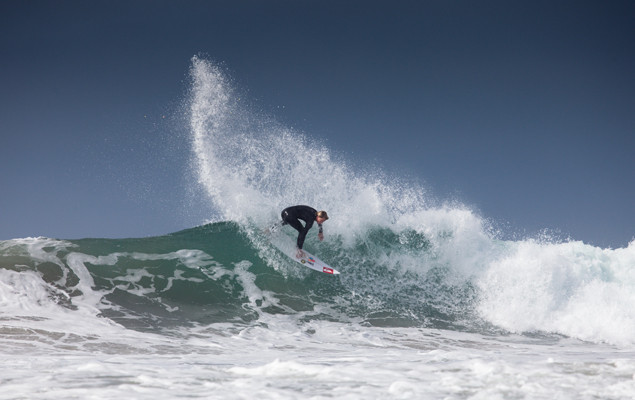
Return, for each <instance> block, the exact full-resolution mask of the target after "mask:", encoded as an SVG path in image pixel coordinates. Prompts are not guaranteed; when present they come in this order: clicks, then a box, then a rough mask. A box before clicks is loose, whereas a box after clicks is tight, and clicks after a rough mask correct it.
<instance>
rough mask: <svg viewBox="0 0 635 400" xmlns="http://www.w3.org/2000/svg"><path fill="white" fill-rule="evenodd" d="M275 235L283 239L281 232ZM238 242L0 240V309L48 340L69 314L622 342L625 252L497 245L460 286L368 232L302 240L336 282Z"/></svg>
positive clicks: (208, 235)
mask: <svg viewBox="0 0 635 400" xmlns="http://www.w3.org/2000/svg"><path fill="white" fill-rule="evenodd" d="M284 234H287V235H289V236H290V240H292V236H293V235H294V231H292V230H288V231H285V233H284ZM250 235H251V234H250V233H249V229H248V228H246V227H241V226H240V225H238V224H236V223H233V222H221V223H214V224H208V225H205V226H201V227H198V228H194V229H188V230H185V231H181V232H177V233H174V234H171V235H166V236H160V237H153V238H142V239H82V240H72V241H62V240H53V239H47V238H28V239H16V240H9V241H4V242H0V312H1V314H2V316H3V319H5V320H14V321H15V320H19V321H22V322H25V321H26V322H27V325H29V324H30V323H32V322H33V323H35V322H36V325H33V326H38V327H40V328H42V327H43V326H44V327H45V326H48V325H47V324H49V323H51V324H53V327H56V329H60V328H59V325H60V324H62V325H63V323H64V322H63V321H66V320H69V315H71V314H72V315H73V317H72V318H71V319H73V320H77V318H79V319H80V320H81V321H83V322H82V323H81V324H84V325H85V326H92V327H93V328H91V329H95V328H94V326H95V325H98V326H100V328H99V329H102V325H104V324H106V325H108V324H115V325H119V326H123V327H125V328H127V329H133V330H137V331H161V332H163V331H170V330H178V329H181V328H183V327H191V326H201V325H202V326H208V325H212V324H218V323H230V324H251V323H262V322H263V321H266V320H267V319H268V318H272V317H275V316H279V315H285V316H288V317H291V318H293V319H295V320H296V321H297V323H300V324H301V323H303V322H307V321H311V320H315V319H325V320H329V321H337V322H342V323H347V324H350V323H355V324H362V325H370V326H388V327H431V328H438V329H451V330H460V331H473V332H482V333H487V334H503V333H505V332H519V333H523V332H534V333H536V332H538V333H541V334H553V333H555V334H560V335H565V336H571V337H575V338H579V339H583V340H591V341H597V342H609V343H614V344H624V345H626V344H632V340H633V339H632V338H633V333H634V332H635V326H634V324H633V320H634V317H635V316H634V315H633V314H634V311H633V307H632V304H634V303H633V300H634V298H633V296H634V295H633V293H634V292H633V286H634V285H635V279H634V278H635V277H634V276H633V272H632V267H631V266H632V262H633V259H634V258H635V245H634V244H631V246H629V247H628V248H626V249H617V250H601V249H597V248H594V247H592V246H587V245H583V244H581V243H578V242H572V243H560V244H548V243H538V242H533V241H525V242H503V243H498V246H499V251H500V254H499V257H497V258H496V260H495V261H493V262H492V263H491V264H490V265H489V266H488V267H487V268H486V269H485V270H484V271H483V272H482V273H480V274H474V275H471V276H469V277H468V276H465V275H463V274H462V273H461V272H459V271H457V270H456V269H454V268H453V266H452V265H450V264H447V263H445V262H443V263H440V262H439V259H438V258H437V257H436V256H435V251H434V249H433V248H432V244H431V242H430V241H429V240H428V239H427V238H426V237H425V236H424V235H422V234H420V233H417V232H416V231H414V230H404V231H400V232H395V231H392V230H390V229H386V228H379V227H376V228H372V229H369V230H368V231H367V232H366V234H365V235H364V236H362V237H359V238H358V239H357V240H356V242H355V243H354V244H353V245H352V246H349V245H346V244H344V243H343V241H341V239H333V240H332V241H331V242H329V243H327V244H325V243H320V242H318V241H317V240H315V239H313V240H309V241H308V243H307V248H310V249H312V250H315V251H317V252H319V254H320V255H321V256H322V258H323V259H324V260H325V261H327V262H329V263H331V264H332V265H334V266H336V267H337V268H339V269H340V271H342V275H340V276H337V277H334V276H328V275H324V274H320V273H317V272H314V271H311V270H309V269H307V268H303V267H302V266H299V265H298V264H296V263H295V262H293V261H291V260H289V259H288V258H286V256H284V255H282V254H281V253H279V252H278V251H277V250H276V249H275V248H274V247H273V246H271V245H267V240H266V238H265V237H264V236H262V237H260V238H261V241H260V242H257V243H254V242H252V240H251V239H250V238H249V237H250ZM415 260H416V261H415ZM415 262H416V263H417V265H415ZM34 321H35V322H34ZM43 321H48V322H47V323H44V322H43ZM106 321H108V322H106ZM43 324H44V325H43ZM29 326H31V325H29Z"/></svg>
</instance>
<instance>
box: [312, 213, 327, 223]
mask: <svg viewBox="0 0 635 400" xmlns="http://www.w3.org/2000/svg"><path fill="white" fill-rule="evenodd" d="M327 219H329V216H328V214H327V213H326V211H324V210H322V211H318V213H317V217H316V218H315V220H316V221H317V222H318V223H320V224H321V223H322V222H324V221H326V220H327Z"/></svg>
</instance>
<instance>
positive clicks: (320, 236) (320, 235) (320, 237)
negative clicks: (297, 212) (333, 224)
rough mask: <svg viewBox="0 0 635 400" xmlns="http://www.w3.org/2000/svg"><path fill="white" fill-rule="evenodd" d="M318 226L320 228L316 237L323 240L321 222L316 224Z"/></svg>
mask: <svg viewBox="0 0 635 400" xmlns="http://www.w3.org/2000/svg"><path fill="white" fill-rule="evenodd" d="M318 228H319V229H320V230H319V231H318V239H320V240H324V232H322V224H318Z"/></svg>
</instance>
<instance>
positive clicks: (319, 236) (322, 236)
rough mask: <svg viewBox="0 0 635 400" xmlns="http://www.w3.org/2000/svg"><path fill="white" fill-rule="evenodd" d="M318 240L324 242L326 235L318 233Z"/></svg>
mask: <svg viewBox="0 0 635 400" xmlns="http://www.w3.org/2000/svg"><path fill="white" fill-rule="evenodd" d="M318 239H320V241H322V240H324V234H323V233H322V232H320V233H318Z"/></svg>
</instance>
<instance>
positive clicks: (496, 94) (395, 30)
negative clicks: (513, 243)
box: [0, 0, 635, 247]
mask: <svg viewBox="0 0 635 400" xmlns="http://www.w3.org/2000/svg"><path fill="white" fill-rule="evenodd" d="M634 20H635V3H633V2H630V1H610V2H605V1H557V2H553V1H526V2H521V1H516V2H509V1H479V2H473V1H441V0H439V1H398V2H388V1H386V2H368V1H364V2H362V1H347V2H340V1H187V2H181V1H91V2H86V1H55V2H52V1H28V2H25V1H13V0H5V1H3V2H1V3H0V88H1V90H0V135H1V138H2V142H1V143H2V144H1V145H0V185H1V187H2V188H3V195H2V196H0V239H10V238H16V237H25V236H50V237H56V238H80V237H137V236H148V235H155V234H165V233H169V232H173V231H176V230H179V229H183V228H188V227H191V226H193V225H196V224H200V223H201V222H202V221H203V220H204V218H205V217H206V216H208V215H209V213H210V210H209V208H208V207H207V204H206V201H205V199H204V198H203V197H202V196H203V195H202V194H201V193H199V192H197V191H196V189H193V187H194V185H193V183H192V180H191V177H190V176H189V175H188V170H187V166H188V165H187V161H188V160H189V156H190V154H189V148H188V144H187V134H188V132H187V126H186V121H185V119H184V118H185V116H184V112H183V110H182V105H183V101H184V100H185V98H186V95H187V90H188V76H187V74H188V69H189V65H190V59H191V57H192V56H193V55H196V54H203V55H205V56H206V57H208V58H209V59H211V60H215V61H216V62H219V63H221V64H222V65H223V66H224V68H226V69H227V70H228V71H229V73H230V74H231V76H232V78H233V79H234V81H235V83H236V85H237V86H238V87H239V88H240V89H241V90H244V92H245V93H246V95H247V96H248V97H249V101H250V102H251V103H252V104H253V107H254V108H255V109H256V110H257V111H259V112H264V113H267V114H269V115H271V116H273V117H274V118H276V119H277V120H278V121H280V122H282V123H283V124H285V125H288V126H290V127H292V128H294V129H296V130H299V131H302V132H304V133H305V134H307V135H309V136H311V137H314V138H316V139H318V140H321V141H323V142H324V143H326V145H327V146H328V147H329V148H331V149H333V150H334V152H336V153H337V154H340V155H342V156H344V157H347V158H350V159H351V160H353V161H354V162H359V164H358V165H363V164H364V163H366V164H371V165H374V166H376V167H379V168H382V169H385V170H387V171H388V172H389V173H394V174H397V175H401V176H406V177H407V178H409V179H414V180H417V181H420V182H422V183H423V184H424V185H425V186H426V187H428V188H429V190H430V191H432V192H433V193H434V194H435V196H436V197H437V198H438V199H440V200H441V201H443V200H452V199H459V200H460V201H462V202H464V203H465V204H468V205H470V206H473V207H474V208H475V209H476V210H478V212H479V213H480V214H482V215H483V216H485V217H486V218H489V219H491V220H493V221H494V222H496V223H497V224H500V225H501V226H503V227H505V230H506V232H507V234H509V235H510V236H511V235H512V234H520V235H535V234H537V233H538V232H540V231H541V230H543V229H548V230H551V231H554V232H559V233H560V234H561V235H563V236H571V237H572V238H573V239H577V240H582V241H584V242H587V243H591V244H595V245H600V246H605V247H606V246H610V247H623V246H625V245H626V244H627V243H628V242H629V241H630V240H631V239H632V238H633V237H634V236H635V211H634V210H633V204H634V203H635V201H634V200H635V176H634V175H635V174H634V171H635V157H634V156H633V154H634V153H635V151H634V150H635V74H634V73H633V71H635V41H634V40H633V37H635V35H633V33H634V32H633V31H634V28H633V24H632V21H634Z"/></svg>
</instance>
